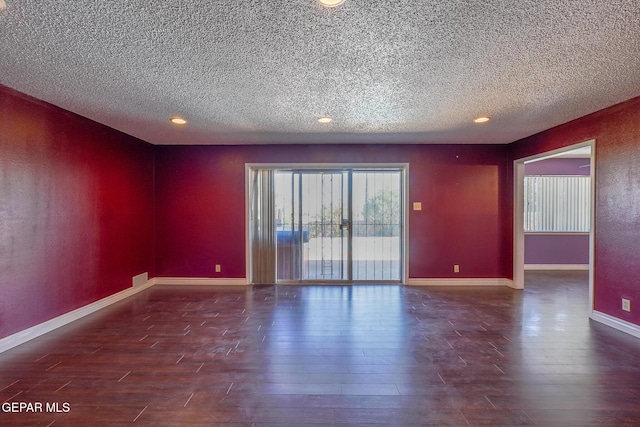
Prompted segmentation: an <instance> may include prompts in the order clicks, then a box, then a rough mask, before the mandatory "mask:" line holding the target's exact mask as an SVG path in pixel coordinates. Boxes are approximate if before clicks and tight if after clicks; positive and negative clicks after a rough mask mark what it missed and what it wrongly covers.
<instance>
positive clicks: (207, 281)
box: [150, 277, 249, 286]
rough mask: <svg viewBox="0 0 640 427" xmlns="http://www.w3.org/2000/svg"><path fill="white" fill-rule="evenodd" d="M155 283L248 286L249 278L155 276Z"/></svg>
mask: <svg viewBox="0 0 640 427" xmlns="http://www.w3.org/2000/svg"><path fill="white" fill-rule="evenodd" d="M150 281H151V282H152V283H153V284H154V285H172V286H247V285H248V284H249V283H248V282H247V279H246V278H244V277H242V278H226V279H225V278H211V277H154V278H153V279H151V280H150Z"/></svg>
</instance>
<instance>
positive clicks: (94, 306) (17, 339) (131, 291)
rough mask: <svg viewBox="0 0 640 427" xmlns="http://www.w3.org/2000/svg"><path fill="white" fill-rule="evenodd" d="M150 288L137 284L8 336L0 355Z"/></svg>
mask: <svg viewBox="0 0 640 427" xmlns="http://www.w3.org/2000/svg"><path fill="white" fill-rule="evenodd" d="M151 286H153V283H152V282H151V281H148V282H146V283H144V284H138V285H137V286H136V287H131V288H127V289H125V290H123V291H120V292H118V293H115V294H113V295H110V296H108V297H106V298H103V299H101V300H98V301H96V302H92V303H91V304H87V305H85V306H83V307H80V308H78V309H75V310H73V311H70V312H68V313H65V314H62V315H60V316H58V317H54V318H53V319H51V320H47V321H46V322H43V323H40V324H38V325H35V326H32V327H30V328H28V329H24V330H22V331H20V332H16V333H15V334H13V335H9V336H8V337H5V338H2V339H0V353H2V352H4V351H7V350H9V349H11V348H13V347H16V346H18V345H20V344H24V343H25V342H27V341H29V340H32V339H34V338H37V337H39V336H40V335H44V334H46V333H47V332H51V331H53V330H55V329H58V328H60V327H62V326H65V325H67V324H69V323H71V322H73V321H75V320H78V319H80V318H82V317H84V316H87V315H89V314H91V313H94V312H96V311H98V310H100V309H102V308H105V307H107V306H109V305H111V304H115V303H116V302H118V301H122V300H123V299H125V298H128V297H130V296H132V295H135V294H137V293H138V292H140V291H142V290H144V289H147V288H149V287H151Z"/></svg>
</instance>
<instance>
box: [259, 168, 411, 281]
mask: <svg viewBox="0 0 640 427" xmlns="http://www.w3.org/2000/svg"><path fill="white" fill-rule="evenodd" d="M406 169H407V167H406V165H375V166H367V167H362V166H357V167H356V166H344V165H335V166H331V165H322V166H321V167H319V166H318V165H313V166H304V165H275V166H274V165H248V181H247V182H248V183H249V188H248V192H247V194H248V199H249V200H248V202H249V203H248V206H251V210H250V212H249V215H248V236H249V242H248V247H249V248H251V250H250V251H248V255H249V271H248V273H249V275H248V277H250V278H251V283H336V282H338V283H354V282H367V283H371V282H376V283H379V282H382V283H403V282H404V275H405V270H406V269H405V256H404V254H405V252H406V250H405V242H406V238H405V233H406V219H405V217H406V208H405V204H406V195H405V191H406V182H405V181H406Z"/></svg>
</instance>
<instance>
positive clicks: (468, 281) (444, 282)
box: [407, 278, 513, 287]
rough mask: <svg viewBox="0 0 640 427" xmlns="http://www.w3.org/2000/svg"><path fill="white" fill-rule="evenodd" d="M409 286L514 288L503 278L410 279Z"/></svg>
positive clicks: (510, 282) (508, 280)
mask: <svg viewBox="0 0 640 427" xmlns="http://www.w3.org/2000/svg"><path fill="white" fill-rule="evenodd" d="M407 285H408V286H508V287H513V280H510V279H502V278H463V279H455V278H442V279H431V278H409V279H408V280H407Z"/></svg>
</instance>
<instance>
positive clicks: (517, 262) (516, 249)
mask: <svg viewBox="0 0 640 427" xmlns="http://www.w3.org/2000/svg"><path fill="white" fill-rule="evenodd" d="M583 147H591V156H590V166H591V167H590V169H591V174H590V175H591V218H590V221H591V224H590V230H589V316H591V315H592V313H593V310H594V307H593V286H594V284H593V282H594V278H593V277H594V274H593V271H594V262H595V259H594V254H595V216H596V215H595V203H596V197H595V196H596V194H595V188H596V140H595V139H590V140H587V141H583V142H580V143H577V144H573V145H569V146H566V147H562V148H558V149H555V150H551V151H546V152H543V153H539V154H535V155H533V156H528V157H523V158H520V159H516V160H514V161H513V175H514V198H513V204H514V208H513V283H512V286H511V287H513V288H514V289H524V223H523V221H524V220H523V218H524V176H525V174H524V165H525V163H526V162H530V161H532V160H542V159H544V158H547V157H554V156H556V155H558V154H561V153H564V152H567V151H571V150H575V149H577V148H583Z"/></svg>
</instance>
